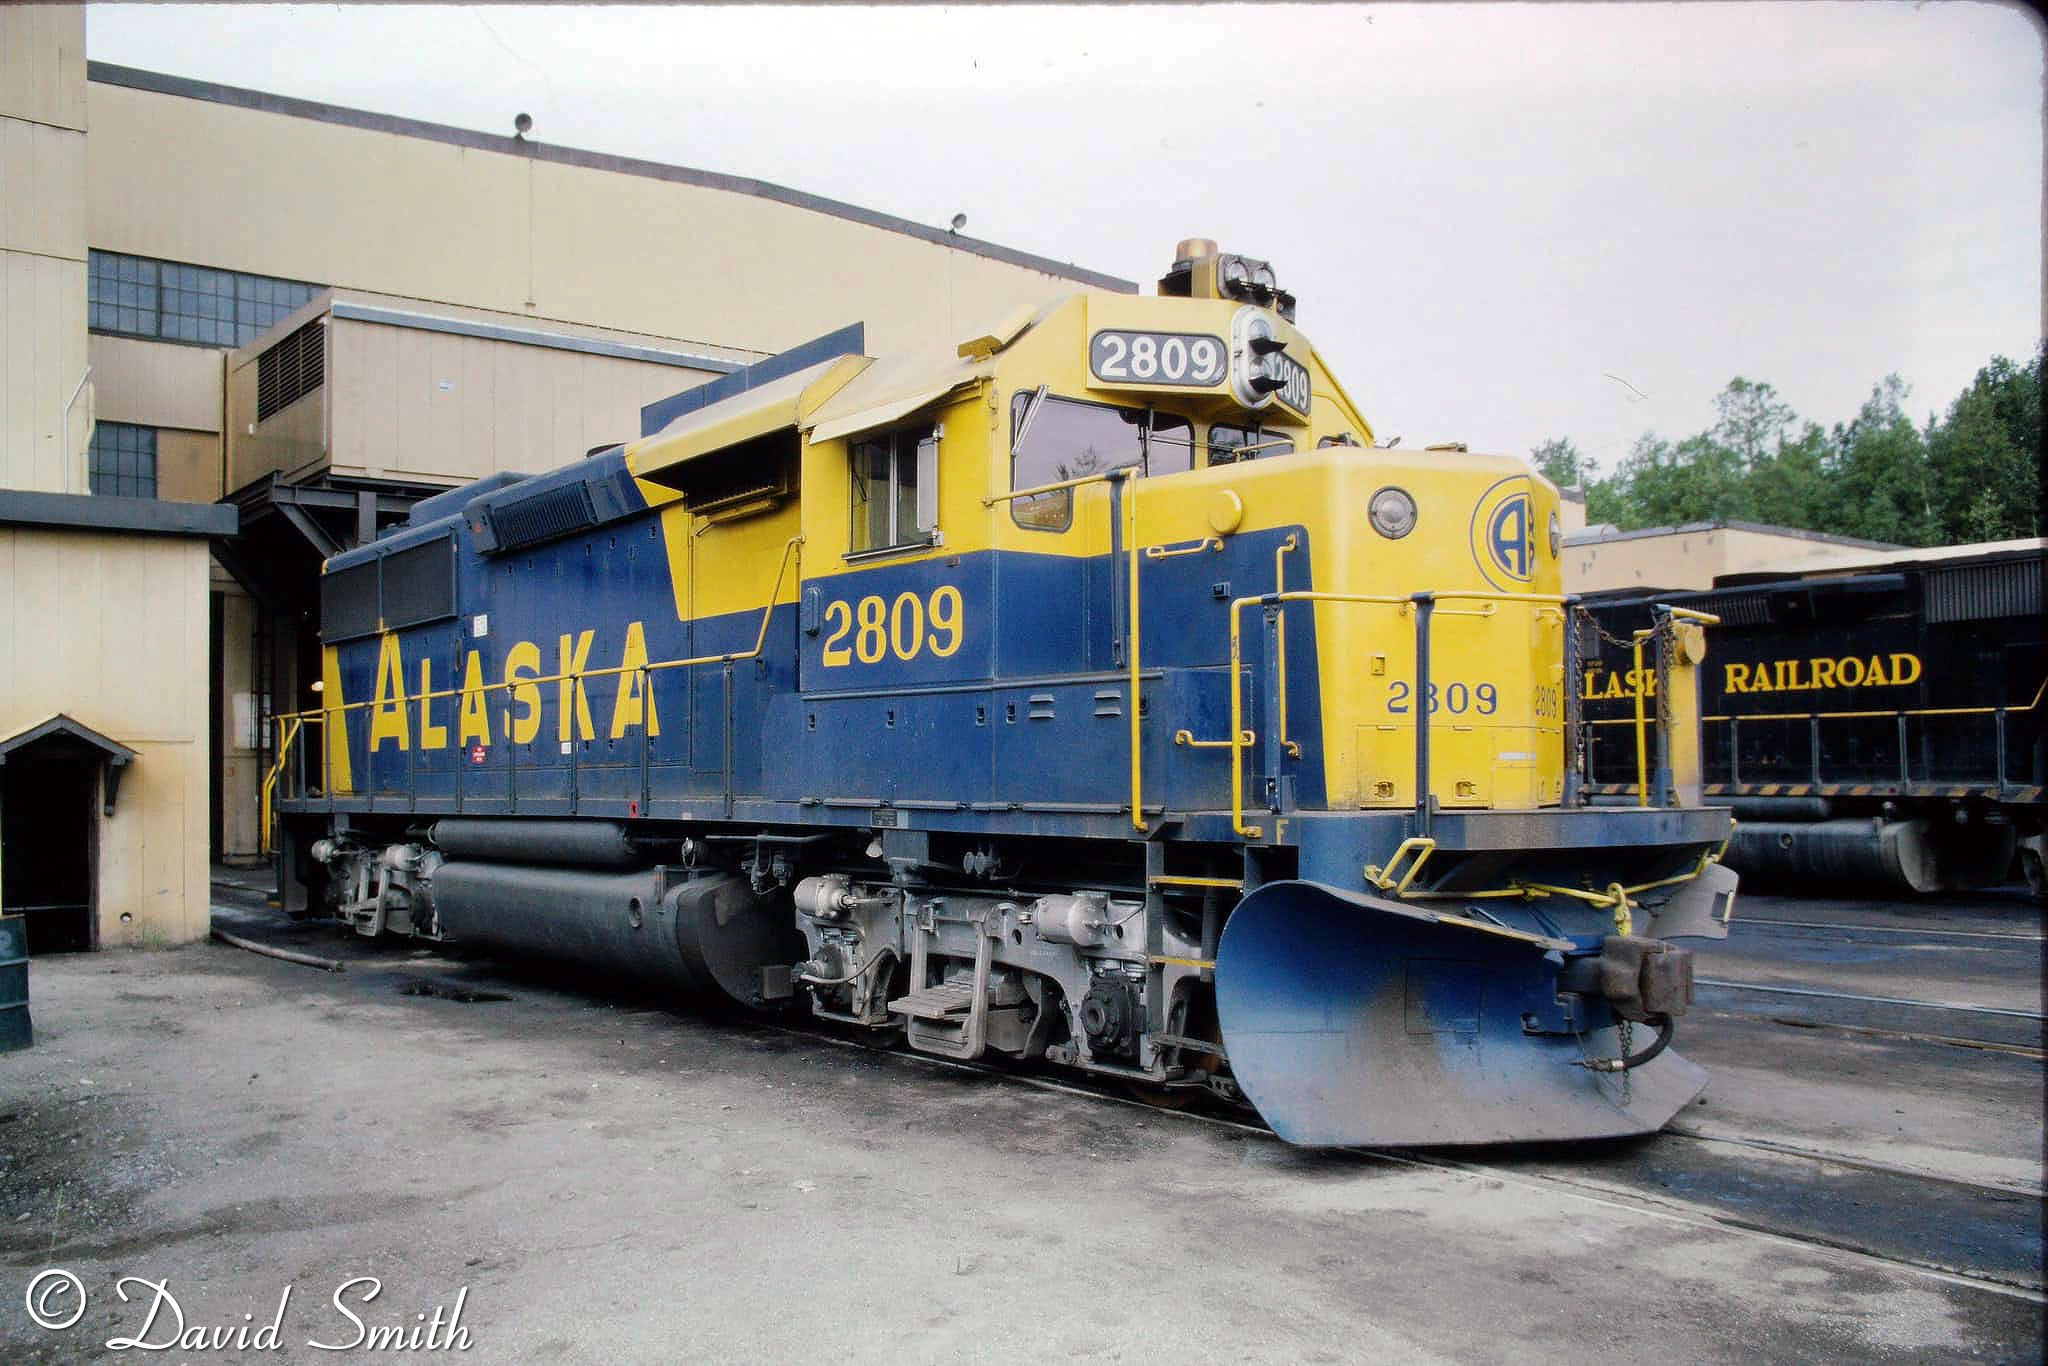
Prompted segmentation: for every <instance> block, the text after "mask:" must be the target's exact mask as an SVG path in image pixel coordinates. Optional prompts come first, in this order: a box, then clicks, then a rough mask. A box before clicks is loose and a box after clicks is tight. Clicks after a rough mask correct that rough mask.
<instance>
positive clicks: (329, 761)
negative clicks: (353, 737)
mask: <svg viewBox="0 0 2048 1366" xmlns="http://www.w3.org/2000/svg"><path fill="white" fill-rule="evenodd" d="M320 700H321V701H322V702H324V703H325V704H326V707H325V709H324V710H323V711H322V712H321V713H320V720H321V725H320V732H321V734H322V736H324V737H325V744H324V746H323V748H324V749H325V752H326V759H325V761H324V763H325V773H326V779H327V791H328V792H329V793H330V794H331V795H333V796H336V797H346V796H349V795H351V794H353V793H354V792H355V790H356V788H355V777H354V775H353V774H352V773H351V772H350V771H349V758H348V717H349V715H350V713H348V712H345V711H343V710H341V708H343V707H345V706H347V705H348V699H347V698H346V697H344V696H343V695H342V690H341V651H340V650H339V649H337V648H336V647H335V646H332V645H328V646H323V647H322V648H321V651H320Z"/></svg>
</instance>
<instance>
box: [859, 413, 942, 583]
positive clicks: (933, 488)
mask: <svg viewBox="0 0 2048 1366" xmlns="http://www.w3.org/2000/svg"><path fill="white" fill-rule="evenodd" d="M939 435H940V433H939V429H938V428H937V427H935V426H933V425H932V424H931V423H929V422H925V423H920V424H917V425H915V426H910V427H900V428H898V429H897V430H895V431H893V432H882V433H879V434H877V435H874V436H868V437H862V438H861V439H859V440H857V441H855V442H853V443H852V445H851V446H849V447H848V455H849V456H850V457H851V459H852V462H853V533H852V539H851V540H850V541H849V542H848V546H849V549H850V550H851V552H852V553H853V554H856V555H858V554H860V553H861V552H862V551H868V550H894V549H897V548H899V547H903V546H917V545H930V544H932V543H933V540H934V533H935V531H936V530H937V528H938V522H939V517H938V509H939V497H938V493H939Z"/></svg>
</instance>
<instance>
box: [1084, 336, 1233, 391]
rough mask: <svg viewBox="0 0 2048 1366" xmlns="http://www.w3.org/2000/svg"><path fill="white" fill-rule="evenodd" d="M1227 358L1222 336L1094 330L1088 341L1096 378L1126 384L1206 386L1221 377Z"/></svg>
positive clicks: (1091, 366) (1089, 357) (1227, 353)
mask: <svg viewBox="0 0 2048 1366" xmlns="http://www.w3.org/2000/svg"><path fill="white" fill-rule="evenodd" d="M1229 359H1230V352H1229V350H1228V349H1227V348H1226V347H1225V346H1224V345H1223V339H1222V338H1221V337H1206V336H1202V335H1200V334H1199V333H1187V332H1097V333H1096V334H1095V335H1094V336H1093V337H1091V338H1089V340H1088V368H1089V369H1091V370H1093V371H1094V372H1095V377H1096V378H1097V379H1106V380H1112V381H1116V382H1119V383H1126V384H1185V385H1189V386H1191V387H1197V388H1206V387H1208V386H1210V385H1212V384H1215V383H1217V382H1218V381H1220V380H1221V379H1222V378H1223V373H1224V370H1225V369H1226V368H1227V367H1228V364H1229Z"/></svg>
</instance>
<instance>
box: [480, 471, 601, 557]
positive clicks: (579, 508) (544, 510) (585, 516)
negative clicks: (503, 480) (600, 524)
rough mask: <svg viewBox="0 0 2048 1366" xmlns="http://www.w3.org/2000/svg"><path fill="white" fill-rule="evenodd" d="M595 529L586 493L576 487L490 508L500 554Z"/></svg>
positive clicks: (542, 493)
mask: <svg viewBox="0 0 2048 1366" xmlns="http://www.w3.org/2000/svg"><path fill="white" fill-rule="evenodd" d="M596 525H597V514H596V512H595V511H594V510H593V509H592V508H591V506H590V492H589V490H588V489H587V488H585V487H584V486H583V485H582V484H580V483H576V484H567V485H564V486H562V487H560V488H552V489H545V490H542V491H541V492H539V493H535V494H532V495H530V496H528V497H525V498H519V499H515V500H513V501H510V502H504V503H499V504H497V505H496V506H494V507H492V508H491V527H492V530H493V531H495V532H496V533H497V538H498V548H499V549H500V550H513V549H517V548H518V547H520V546H523V545H533V544H535V543H536V542H539V541H548V540H553V539H554V538H555V537H557V536H567V535H569V534H571V533H572V532H577V531H581V530H583V529H584V528H585V527H592V526H596Z"/></svg>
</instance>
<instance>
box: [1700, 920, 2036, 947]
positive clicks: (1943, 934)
mask: <svg viewBox="0 0 2048 1366" xmlns="http://www.w3.org/2000/svg"><path fill="white" fill-rule="evenodd" d="M1734 923H1735V925H1736V926H1737V927H1738V928H1741V929H1754V928H1756V927H1758V926H1771V927H1773V928H1782V929H1792V930H1840V931H1845V932H1847V933H1851V934H1909V935H1916V936H1920V937H1923V938H1924V937H1927V936H1930V935H1932V936H1936V937H1939V938H1943V939H2005V940H2012V941H2015V942H2018V943H2022V944H2039V943H2042V942H2043V940H2044V938H2048V936H2043V935H2039V934H2020V933H2013V932H2008V931H2005V930H1937V929H1931V928H1930V929H1923V928H1921V927H1919V926H1917V925H1852V924H1842V923H1837V922H1834V921H1824V920H1774V919H1771V918H1769V917H1766V916H1737V917H1736V919H1735V922H1734Z"/></svg>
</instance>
